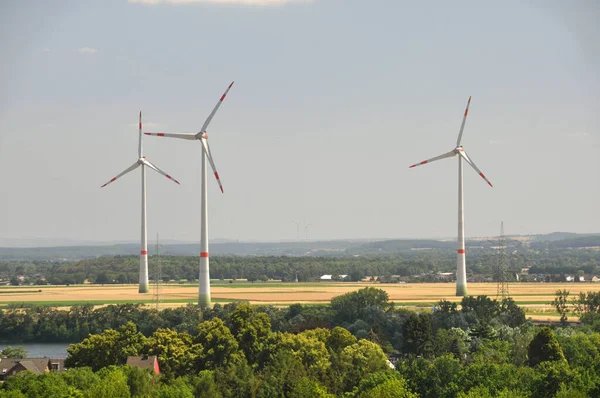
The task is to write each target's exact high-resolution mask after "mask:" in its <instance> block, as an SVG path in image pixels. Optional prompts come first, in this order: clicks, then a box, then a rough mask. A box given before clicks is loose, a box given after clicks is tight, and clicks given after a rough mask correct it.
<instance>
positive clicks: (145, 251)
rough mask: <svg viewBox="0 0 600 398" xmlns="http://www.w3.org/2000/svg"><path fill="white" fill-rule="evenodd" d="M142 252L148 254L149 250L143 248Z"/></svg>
mask: <svg viewBox="0 0 600 398" xmlns="http://www.w3.org/2000/svg"><path fill="white" fill-rule="evenodd" d="M140 254H148V250H142V251H140Z"/></svg>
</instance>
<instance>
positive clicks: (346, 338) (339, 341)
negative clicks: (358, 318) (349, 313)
mask: <svg viewBox="0 0 600 398" xmlns="http://www.w3.org/2000/svg"><path fill="white" fill-rule="evenodd" d="M356 341H357V340H356V337H354V336H353V335H352V333H350V332H349V331H348V330H346V329H344V328H342V327H339V326H336V327H334V328H333V329H332V330H331V332H330V334H329V337H328V338H327V341H326V343H325V344H326V345H327V347H329V348H331V349H332V350H333V351H334V352H337V353H339V352H341V351H342V350H343V349H344V348H346V347H348V346H349V345H352V344H356Z"/></svg>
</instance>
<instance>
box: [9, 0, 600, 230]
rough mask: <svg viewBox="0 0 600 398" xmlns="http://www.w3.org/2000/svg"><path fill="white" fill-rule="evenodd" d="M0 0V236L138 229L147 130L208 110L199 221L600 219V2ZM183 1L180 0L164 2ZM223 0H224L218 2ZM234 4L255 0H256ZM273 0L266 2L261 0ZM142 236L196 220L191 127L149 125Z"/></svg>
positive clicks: (231, 224) (398, 223) (232, 225)
mask: <svg viewBox="0 0 600 398" xmlns="http://www.w3.org/2000/svg"><path fill="white" fill-rule="evenodd" d="M143 3H145V2H144V1H137V2H127V1H126V0H107V1H89V0H88V1H86V0H73V1H60V0H57V1H53V2H46V1H41V0H40V1H27V0H24V1H16V0H13V1H10V0H9V1H3V2H1V3H0V37H1V39H0V53H1V54H2V63H1V64H0V82H1V87H2V90H0V167H1V168H2V170H3V171H4V173H3V180H2V185H0V187H1V188H0V198H1V199H0V201H1V202H0V203H1V206H0V237H2V238H32V237H50V238H72V239H82V240H99V241H109V240H110V241H112V240H132V241H135V240H138V239H139V218H140V215H139V213H140V203H139V202H140V199H139V196H140V173H139V171H136V172H133V173H131V174H129V175H127V176H125V177H124V178H123V179H121V180H119V181H117V182H116V183H114V184H112V185H110V186H108V187H106V188H103V189H100V185H101V184H103V183H104V182H106V181H107V180H108V179H110V178H111V177H113V176H114V175H116V174H117V173H119V172H120V171H121V170H123V169H125V168H126V167H128V166H129V165H130V164H132V163H133V162H134V161H135V160H136V157H137V126H136V123H137V113H138V111H139V110H140V109H141V110H142V111H143V112H144V122H145V125H146V126H147V128H146V129H145V130H161V131H174V132H175V131H185V132H196V131H197V130H198V129H199V128H200V126H201V125H202V122H203V121H204V119H205V118H206V116H207V115H208V113H209V112H210V110H211V109H212V107H213V106H214V104H215V102H216V101H217V99H218V98H219V97H220V96H221V94H222V92H223V91H224V90H225V88H226V87H227V85H228V84H229V82H230V81H232V80H235V81H236V83H235V85H234V86H233V88H232V90H231V91H230V93H229V95H228V97H227V99H226V101H225V103H224V104H223V106H222V107H221V109H220V110H219V112H218V113H217V115H216V116H215V118H214V120H213V122H212V124H211V126H210V127H209V129H208V132H209V136H210V142H211V147H212V150H213V154H214V157H215V161H216V164H217V167H218V168H219V173H220V175H221V177H222V181H223V184H224V188H225V194H224V195H222V194H221V193H220V192H219V190H218V186H217V184H216V182H214V181H213V180H211V181H210V184H209V191H210V196H209V209H210V216H209V220H210V236H211V238H215V239H216V238H229V239H240V240H286V239H295V237H296V226H295V225H294V224H293V223H292V221H294V220H300V219H305V220H307V221H308V222H309V223H310V224H311V227H310V228H309V233H308V237H309V238H310V239H331V238H413V237H454V236H456V217H457V215H456V207H457V187H456V185H457V183H456V179H457V167H456V160H455V159H446V160H443V161H440V162H438V163H435V164H431V165H426V166H425V167H420V168H415V169H410V170H409V169H408V166H409V165H411V164H413V163H415V162H418V161H421V160H423V159H426V158H430V157H433V156H435V155H438V154H441V153H443V152H446V151H449V150H451V149H452V148H453V147H454V144H455V142H456V136H457V133H458V129H459V127H460V121H461V116H462V113H463V111H464V106H465V104H466V100H467V98H468V97H469V95H472V96H473V100H472V103H471V109H470V113H469V119H468V120H467V123H466V128H465V132H464V136H463V145H464V147H465V149H466V151H467V153H468V154H469V156H470V157H471V158H472V159H473V160H474V161H475V162H476V163H477V165H478V166H479V167H480V168H481V170H482V171H483V172H484V173H485V174H486V175H487V176H488V177H489V179H490V180H491V181H492V183H493V184H494V188H490V187H489V186H487V184H485V182H484V181H483V180H481V179H480V178H479V177H478V176H477V175H476V174H475V173H474V172H473V171H472V170H470V169H465V212H466V214H465V218H466V235H467V236H468V237H473V236H485V235H494V234H497V233H498V232H499V228H500V221H502V220H504V223H505V231H506V233H509V234H528V233H547V232H552V231H571V232H600V227H599V225H600V223H599V221H600V210H599V206H598V203H599V198H600V182H599V181H600V178H599V177H600V176H599V170H600V160H599V159H600V116H599V114H600V112H599V111H598V109H599V105H600V94H599V93H600V78H599V74H598V70H600V32H599V27H598V23H597V21H599V20H600V4H599V3H598V2H596V1H593V0H581V1H572V2H564V1H558V0H556V1H541V0H540V1H529V2H522V1H502V2H484V1H454V2H448V1H426V2H414V1H400V0H389V1H385V0H371V1H353V0H343V1H342V0H312V1H302V0H296V1H293V0H290V1H281V0H280V1H277V2H275V1H269V0H263V1H262V2H261V3H263V4H261V5H253V4H239V3H243V1H241V0H240V1H235V0H229V1H227V2H225V1H223V2H220V1H218V0H213V1H192V0H188V1H187V2H185V1H184V2H183V3H186V4H168V3H171V2H169V1H154V2H153V3H160V4H143ZM173 3H177V1H173ZM222 3H228V4H222ZM247 3H252V1H250V0H247ZM273 3H277V4H273ZM144 142H145V155H146V156H147V157H148V159H149V160H150V161H152V162H154V163H155V164H156V165H157V166H159V167H161V168H162V169H163V170H165V171H167V172H168V173H170V174H172V175H173V176H174V177H175V178H177V179H179V180H180V181H181V186H177V185H175V184H173V183H171V182H169V181H167V180H166V179H164V178H163V177H161V176H159V175H158V174H155V173H149V175H148V228H149V235H150V236H151V237H152V236H155V235H156V233H160V235H161V237H164V238H165V239H178V240H188V241H197V240H198V239H199V235H200V233H199V217H200V216H199V200H200V181H199V177H200V170H199V168H200V145H199V144H198V143H194V142H187V141H180V140H172V139H161V138H155V137H147V138H146V139H145V141H144Z"/></svg>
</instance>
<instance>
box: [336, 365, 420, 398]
mask: <svg viewBox="0 0 600 398" xmlns="http://www.w3.org/2000/svg"><path fill="white" fill-rule="evenodd" d="M346 396H347V397H348V398H418V395H417V394H414V393H412V392H411V391H410V390H409V388H408V385H407V384H406V380H404V378H403V377H402V376H401V375H400V373H398V372H396V371H393V370H385V371H381V372H377V373H373V374H370V375H369V376H368V377H366V378H364V379H362V380H361V381H360V383H359V384H358V386H356V387H355V388H354V389H353V390H352V391H351V392H349V393H347V394H346Z"/></svg>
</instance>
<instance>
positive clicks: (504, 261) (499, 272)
mask: <svg viewBox="0 0 600 398" xmlns="http://www.w3.org/2000/svg"><path fill="white" fill-rule="evenodd" d="M497 250H498V252H497V254H496V266H495V267H494V268H495V270H494V279H495V280H496V282H497V292H496V298H499V299H502V300H504V299H506V298H508V297H509V296H510V295H509V293H508V279H509V272H508V255H507V253H506V238H505V237H504V221H502V223H501V224H500V237H499V239H498V247H497Z"/></svg>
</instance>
